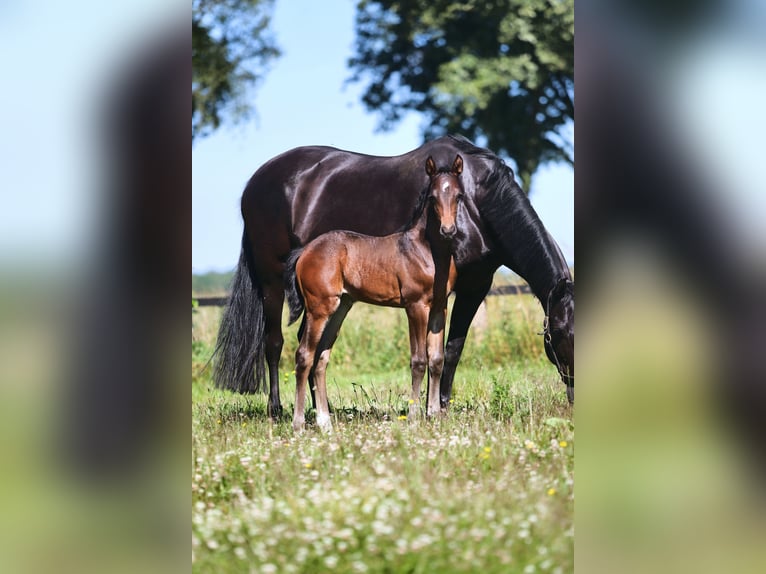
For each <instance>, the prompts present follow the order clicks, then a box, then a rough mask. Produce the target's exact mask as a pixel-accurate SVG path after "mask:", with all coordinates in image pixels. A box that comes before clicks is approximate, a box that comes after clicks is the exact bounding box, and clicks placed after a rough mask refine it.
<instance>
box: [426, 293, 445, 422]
mask: <svg viewBox="0 0 766 574" xmlns="http://www.w3.org/2000/svg"><path fill="white" fill-rule="evenodd" d="M446 317H447V307H446V305H444V306H439V308H437V307H436V306H433V307H432V308H431V312H430V313H429V316H428V335H427V337H426V351H427V353H428V386H427V388H428V403H427V404H426V416H428V417H432V416H435V415H438V414H439V413H440V411H441V409H440V408H439V392H440V387H439V384H440V381H441V376H442V369H443V367H444V329H445V327H446Z"/></svg>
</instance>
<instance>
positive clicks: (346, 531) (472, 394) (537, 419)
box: [192, 297, 574, 573]
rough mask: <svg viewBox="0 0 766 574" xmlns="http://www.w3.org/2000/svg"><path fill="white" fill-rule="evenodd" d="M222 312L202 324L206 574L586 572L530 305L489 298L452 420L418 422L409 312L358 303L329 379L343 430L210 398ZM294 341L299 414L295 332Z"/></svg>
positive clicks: (198, 547) (198, 478) (567, 437)
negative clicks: (298, 427) (299, 429)
mask: <svg viewBox="0 0 766 574" xmlns="http://www.w3.org/2000/svg"><path fill="white" fill-rule="evenodd" d="M217 315H218V312H217V311H216V310H210V309H202V310H200V311H199V312H198V313H195V314H194V326H193V339H194V342H193V359H192V364H193V373H194V374H193V395H192V396H193V404H192V432H193V443H192V568H193V571H195V572H264V573H269V572H271V573H277V572H279V573H282V572H286V573H291V572H293V573H298V572H306V573H309V572H312V573H313V572H340V573H345V572H362V573H365V572H366V573H394V572H396V573H398V572H411V573H421V572H422V573H425V572H445V573H451V572H477V571H481V572H485V573H494V572H554V573H556V572H560V573H563V572H571V571H572V568H573V547H574V531H573V528H574V527H573V506H574V493H573V484H574V475H573V472H574V471H573V468H574V465H573V463H574V445H573V443H574V424H573V422H572V411H571V408H570V407H569V405H568V404H567V401H566V396H565V392H564V387H563V385H562V384H561V383H560V381H559V380H558V376H557V374H556V372H555V369H554V368H553V367H552V366H551V365H549V364H548V363H547V362H545V361H544V360H543V359H542V353H543V352H542V346H541V340H540V339H541V338H540V337H539V336H538V335H536V333H537V332H538V331H539V330H540V325H541V323H542V312H541V311H540V310H539V305H538V304H537V303H536V302H535V301H533V300H532V299H531V298H530V297H495V298H490V299H489V300H488V313H487V318H488V320H487V322H486V326H485V327H484V329H483V330H481V331H480V332H472V333H471V334H470V335H469V339H468V343H467V345H466V349H465V353H464V355H463V359H462V361H461V364H460V367H459V368H458V373H457V377H456V380H455V393H454V402H453V404H452V405H451V408H450V410H449V412H448V414H447V415H446V416H443V417H440V418H438V419H436V420H420V421H419V422H416V423H411V422H409V421H407V420H406V416H405V414H406V412H407V410H408V398H409V367H408V365H409V345H408V342H407V328H406V319H405V317H404V313H403V312H402V311H401V310H390V309H381V308H373V307H368V306H364V305H358V306H356V307H355V308H354V309H353V310H352V312H351V313H350V314H349V317H348V319H347V321H346V323H345V324H344V327H343V329H342V331H341V335H340V337H339V340H338V342H337V344H336V346H335V349H334V350H333V356H332V359H331V362H330V367H329V369H328V393H329V397H330V401H331V403H332V406H333V409H334V411H333V425H334V429H333V432H332V433H329V434H322V433H320V432H319V431H318V430H316V429H315V428H314V427H313V426H312V425H311V424H309V426H308V428H307V430H306V431H305V432H304V433H302V434H297V435H296V434H295V433H293V430H292V427H291V424H290V418H291V414H292V413H291V412H286V413H285V415H284V417H283V418H282V419H281V420H280V421H277V422H271V421H269V419H268V417H267V416H266V399H265V397H264V396H263V395H254V396H240V395H235V394H231V393H228V392H224V391H220V390H217V389H214V388H212V385H211V382H210V377H209V370H203V369H202V365H203V364H204V362H205V361H206V360H207V357H208V355H209V350H210V349H211V348H212V344H213V342H214V338H215V325H216V321H217V319H216V316H217ZM285 339H286V344H285V350H284V353H283V362H282V372H283V373H285V374H286V376H285V377H284V379H285V381H284V384H283V385H282V388H281V390H282V401H283V403H284V404H285V407H286V411H290V409H291V408H292V403H293V399H294V393H295V382H294V376H293V375H292V370H293V364H292V356H293V354H294V351H295V347H296V346H297V341H296V340H295V327H291V328H289V329H287V330H286V333H285ZM424 386H425V385H424ZM308 420H309V422H311V420H312V418H311V413H309V417H308Z"/></svg>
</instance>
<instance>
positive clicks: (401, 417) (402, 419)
mask: <svg viewBox="0 0 766 574" xmlns="http://www.w3.org/2000/svg"><path fill="white" fill-rule="evenodd" d="M399 420H400V421H406V420H407V415H399Z"/></svg>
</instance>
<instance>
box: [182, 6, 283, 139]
mask: <svg viewBox="0 0 766 574" xmlns="http://www.w3.org/2000/svg"><path fill="white" fill-rule="evenodd" d="M273 3H274V2H273V0H192V67H193V72H192V141H193V140H194V139H195V138H197V137H200V136H205V135H208V134H209V133H210V132H212V131H213V130H215V129H216V128H218V127H219V126H220V125H221V122H222V121H224V120H225V119H228V120H231V121H233V122H236V121H239V120H241V119H243V118H245V117H247V116H248V114H249V113H250V112H251V111H252V106H251V105H250V103H249V101H248V91H249V90H251V89H252V88H253V87H255V86H256V85H257V84H258V81H259V80H260V79H261V78H262V77H263V75H264V74H265V72H266V71H267V69H268V65H269V63H270V62H271V61H272V60H273V59H274V58H276V57H278V56H279V55H280V53H279V49H278V48H277V46H276V44H275V42H274V39H273V38H272V36H271V35H270V34H269V31H268V26H269V21H270V19H271V10H272V7H273Z"/></svg>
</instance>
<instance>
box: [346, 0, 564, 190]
mask: <svg viewBox="0 0 766 574" xmlns="http://www.w3.org/2000/svg"><path fill="white" fill-rule="evenodd" d="M349 65H350V67H351V69H352V71H353V75H352V77H351V81H355V82H361V83H363V84H366V87H365V91H364V94H363V97H362V100H363V102H364V104H365V106H366V107H367V109H369V110H374V111H377V112H379V114H380V116H381V122H380V128H381V129H384V130H387V129H391V128H392V127H393V126H394V125H395V124H396V123H397V122H398V121H399V120H400V119H401V118H402V116H403V115H404V114H405V113H407V112H408V111H410V110H415V111H417V112H420V113H422V114H424V115H425V117H426V118H427V122H428V124H427V126H426V127H425V128H424V130H423V131H424V133H423V135H424V137H426V138H431V137H435V136H439V135H443V134H445V133H461V134H463V135H465V136H466V137H468V138H470V139H473V140H474V141H476V142H477V143H479V144H481V145H485V146H487V147H489V148H491V149H493V150H494V151H496V152H497V153H500V154H501V155H505V156H507V157H509V158H511V159H513V160H514V162H515V163H516V166H517V173H518V175H519V177H520V178H521V181H522V184H523V186H524V188H525V189H526V190H529V183H530V180H531V177H532V174H533V173H534V172H535V171H536V170H537V168H538V167H539V166H540V165H541V164H543V163H545V162H550V161H565V162H568V163H573V162H574V157H573V150H572V149H571V146H570V144H569V138H568V137H566V135H565V130H566V129H567V128H566V126H567V123H568V122H569V121H570V120H573V119H574V101H573V98H574V1H573V0H463V1H459V0H361V1H360V2H359V4H358V10H357V15H356V41H355V55H354V56H353V57H352V58H351V60H350V61H349Z"/></svg>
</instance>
